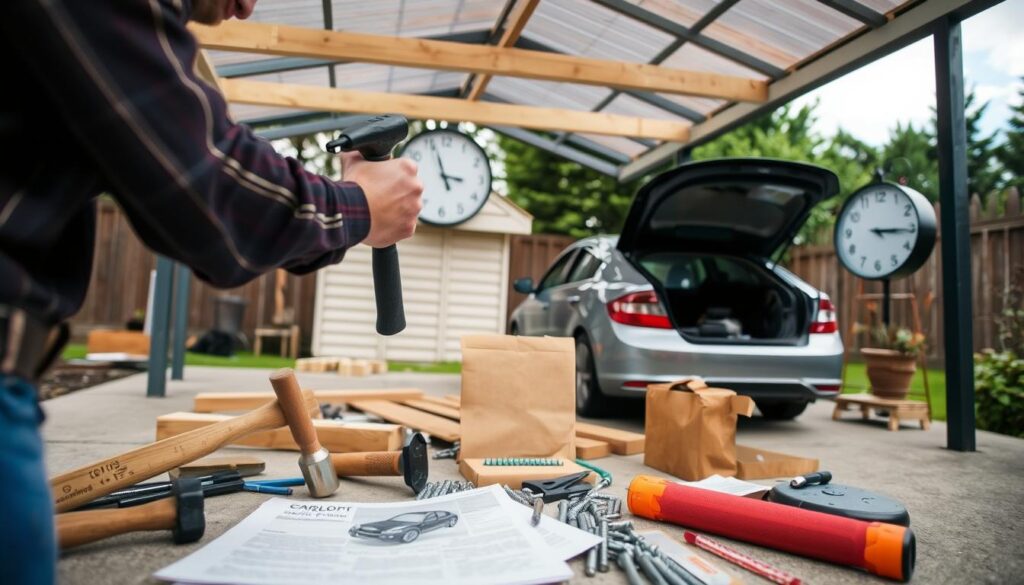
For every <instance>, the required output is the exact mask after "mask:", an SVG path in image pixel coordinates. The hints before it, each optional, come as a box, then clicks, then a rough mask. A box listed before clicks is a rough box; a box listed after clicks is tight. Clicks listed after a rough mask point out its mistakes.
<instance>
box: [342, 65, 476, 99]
mask: <svg viewBox="0 0 1024 585" xmlns="http://www.w3.org/2000/svg"><path fill="white" fill-rule="evenodd" d="M334 72H335V80H336V81H337V86H338V87H339V88H341V89H355V90H361V91H387V92H395V93H426V92H431V91H438V90H444V89H454V88H456V87H459V86H460V84H461V83H462V81H463V79H464V78H465V74H463V73H458V72H455V71H434V70H432V69H416V68H411V67H392V66H390V65H375V64H372V63H346V64H344V65H336V66H335V69H334Z"/></svg>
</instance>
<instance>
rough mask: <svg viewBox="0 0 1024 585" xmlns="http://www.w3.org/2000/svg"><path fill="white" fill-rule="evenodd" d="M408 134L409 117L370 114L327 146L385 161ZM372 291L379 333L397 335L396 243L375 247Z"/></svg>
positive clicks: (401, 315)
mask: <svg viewBox="0 0 1024 585" xmlns="http://www.w3.org/2000/svg"><path fill="white" fill-rule="evenodd" d="M408 135H409V121H408V120H406V119H405V116H399V115H397V114H384V115H380V116H371V117H368V118H365V119H364V120H361V121H359V122H356V123H354V124H351V125H349V126H347V127H346V128H345V129H344V130H342V131H341V133H340V134H338V138H337V139H335V140H332V141H330V142H328V143H327V147H326V148H327V152H330V153H332V154H337V153H339V152H351V151H353V150H357V151H359V154H361V155H363V158H364V159H366V160H368V161H383V160H388V159H390V158H391V151H392V150H394V148H395V145H397V144H398V143H399V142H401V141H403V140H405V137H406V136H408ZM373 293H374V297H375V298H376V301H377V333H379V334H381V335H394V334H396V333H399V332H401V331H402V330H403V329H405V306H404V304H403V303H402V274H401V270H400V268H399V265H398V248H397V247H396V246H395V245H394V244H392V245H390V246H388V247H387V248H374V249H373Z"/></svg>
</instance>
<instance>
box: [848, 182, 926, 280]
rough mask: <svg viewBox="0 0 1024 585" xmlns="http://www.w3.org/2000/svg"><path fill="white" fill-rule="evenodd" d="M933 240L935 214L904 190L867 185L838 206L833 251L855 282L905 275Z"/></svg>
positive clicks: (917, 264)
mask: <svg viewBox="0 0 1024 585" xmlns="http://www.w3.org/2000/svg"><path fill="white" fill-rule="evenodd" d="M934 240H935V212H934V209H933V208H932V206H931V204H930V203H928V201H927V199H926V198H925V197H924V196H923V195H921V194H920V193H918V192H917V191H914V190H913V189H910V188H908V187H903V186H900V185H893V184H889V183H876V184H873V185H868V186H866V187H864V188H863V189H861V190H859V191H857V192H856V193H854V194H853V195H851V196H850V198H849V199H848V200H847V201H846V203H845V204H844V205H843V209H842V211H840V213H839V219H838V220H837V221H836V231H835V246H836V252H837V254H838V255H839V260H840V261H841V262H842V263H843V265H844V266H845V267H846V269H847V270H849V271H850V272H852V273H854V274H855V275H857V276H860V277H861V278H867V279H884V278H889V277H891V276H896V275H901V276H902V275H905V274H909V273H910V272H913V271H914V270H916V269H917V268H918V267H920V265H921V264H922V263H923V262H924V260H925V259H927V257H928V254H929V253H930V252H931V248H932V245H933V244H934Z"/></svg>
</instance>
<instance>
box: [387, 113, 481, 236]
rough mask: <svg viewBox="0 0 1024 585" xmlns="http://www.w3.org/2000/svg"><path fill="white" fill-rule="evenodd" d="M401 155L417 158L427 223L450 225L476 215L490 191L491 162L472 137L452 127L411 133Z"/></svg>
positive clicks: (424, 219)
mask: <svg viewBox="0 0 1024 585" xmlns="http://www.w3.org/2000/svg"><path fill="white" fill-rule="evenodd" d="M402 156H403V157H406V158H410V159H412V160H414V161H416V164H418V165H419V178H420V181H422V182H423V211H421V212H420V219H421V220H422V221H423V222H425V223H428V224H433V225H442V226H451V225H457V224H460V223H462V222H464V221H466V220H468V219H470V218H471V217H473V216H474V215H476V214H477V213H478V212H479V211H480V210H481V209H482V208H483V206H484V203H486V202H487V197H488V196H489V195H490V194H491V165H490V161H489V160H488V159H487V154H486V153H485V152H484V149H483V148H481V147H480V145H479V144H477V143H476V141H474V140H473V138H472V137H471V136H468V135H466V134H463V133H461V132H456V131H454V130H448V129H444V130H430V131H427V132H422V133H420V134H417V135H416V136H413V137H412V139H411V140H409V142H408V143H406V145H405V148H403V149H402Z"/></svg>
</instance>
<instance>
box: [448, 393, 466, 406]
mask: <svg viewBox="0 0 1024 585" xmlns="http://www.w3.org/2000/svg"><path fill="white" fill-rule="evenodd" d="M444 399H445V400H449V401H451V402H454V403H455V404H462V396H459V395H458V394H445V395H444Z"/></svg>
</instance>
